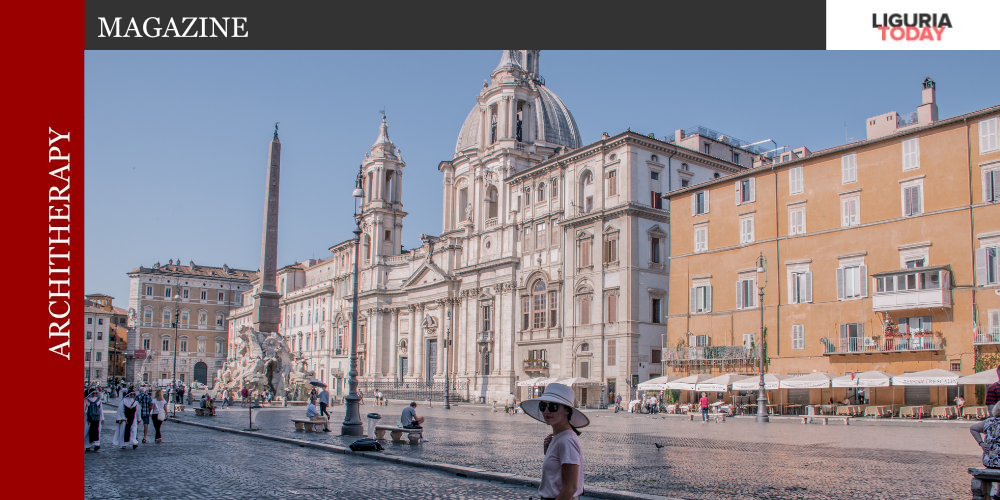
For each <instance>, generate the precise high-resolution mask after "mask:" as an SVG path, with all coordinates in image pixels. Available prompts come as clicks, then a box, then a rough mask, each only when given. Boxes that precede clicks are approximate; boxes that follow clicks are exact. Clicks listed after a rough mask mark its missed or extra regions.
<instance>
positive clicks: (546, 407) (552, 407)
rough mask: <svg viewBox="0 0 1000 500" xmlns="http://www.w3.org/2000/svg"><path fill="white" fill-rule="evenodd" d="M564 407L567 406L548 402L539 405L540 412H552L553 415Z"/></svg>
mask: <svg viewBox="0 0 1000 500" xmlns="http://www.w3.org/2000/svg"><path fill="white" fill-rule="evenodd" d="M563 406H565V405H562V404H560V403H552V402H548V401H540V402H539V403H538V411H550V412H552V413H555V412H557V411H559V409H561V408H562V407H563Z"/></svg>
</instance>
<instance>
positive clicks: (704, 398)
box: [698, 392, 708, 424]
mask: <svg viewBox="0 0 1000 500" xmlns="http://www.w3.org/2000/svg"><path fill="white" fill-rule="evenodd" d="M698 404H699V405H700V406H701V423H703V424H707V423H708V393H704V392H703V393H701V399H699V400H698Z"/></svg>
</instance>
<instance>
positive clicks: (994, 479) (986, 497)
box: [969, 467, 1000, 500]
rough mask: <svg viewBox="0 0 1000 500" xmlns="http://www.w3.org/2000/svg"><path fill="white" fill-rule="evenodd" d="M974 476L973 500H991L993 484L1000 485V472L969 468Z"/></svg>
mask: <svg viewBox="0 0 1000 500" xmlns="http://www.w3.org/2000/svg"><path fill="white" fill-rule="evenodd" d="M969 474H972V500H990V490H992V489H993V483H1000V470H998V469H984V468H978V467H969Z"/></svg>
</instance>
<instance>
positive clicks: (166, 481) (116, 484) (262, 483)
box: [43, 415, 538, 500]
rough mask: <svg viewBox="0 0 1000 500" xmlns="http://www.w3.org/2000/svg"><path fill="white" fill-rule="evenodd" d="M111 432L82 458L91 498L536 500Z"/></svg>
mask: <svg viewBox="0 0 1000 500" xmlns="http://www.w3.org/2000/svg"><path fill="white" fill-rule="evenodd" d="M109 417H110V418H112V419H113V417H112V416H111V415H107V416H106V417H105V418H109ZM110 427H111V426H105V429H104V432H103V433H102V436H101V442H102V443H103V444H102V446H101V451H100V452H99V453H85V454H84V475H83V477H84V494H85V498H87V499H106V498H134V499H175V498H183V499H202V498H204V499H241V500H245V499H249V498H255V499H256V498H264V499H277V498H296V499H300V498H301V499H313V498H317V499H319V498H324V499H329V498H336V499H344V500H348V499H416V500H420V499H428V500H430V499H433V500H452V499H504V500H513V499H527V498H528V497H529V496H532V495H534V497H535V498H536V499H537V498H538V491H537V490H536V489H534V488H528V487H523V486H515V485H510V484H503V483H498V482H491V481H481V480H476V479H464V478H458V477H455V476H454V475H451V474H448V473H445V472H438V471H434V470H428V469H421V468H415V467H409V466H405V465H399V464H393V463H389V462H382V461H378V460H371V459H367V458H363V457H354V456H349V455H342V454H339V453H330V452H326V451H322V450H316V449H312V448H301V447H298V446H294V445H290V444H285V443H278V442H274V441H267V440H263V439H257V438H253V437H247V436H241V435H236V434H230V433H225V432H218V431H213V430H209V429H203V428H200V427H193V426H190V425H182V424H176V423H171V422H165V423H164V424H163V437H164V442H163V443H162V444H152V439H149V441H150V444H140V445H139V448H137V449H135V450H133V449H131V447H130V448H129V449H126V450H122V449H120V448H116V447H114V446H111V438H112V433H111V431H110V430H109V428H110ZM152 432H153V430H152V429H150V436H149V437H150V438H152V436H153V434H152ZM43 496H44V495H43Z"/></svg>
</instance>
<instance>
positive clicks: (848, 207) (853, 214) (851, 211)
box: [840, 197, 860, 227]
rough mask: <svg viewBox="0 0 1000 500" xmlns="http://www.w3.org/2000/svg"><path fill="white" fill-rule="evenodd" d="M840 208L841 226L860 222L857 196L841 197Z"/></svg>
mask: <svg viewBox="0 0 1000 500" xmlns="http://www.w3.org/2000/svg"><path fill="white" fill-rule="evenodd" d="M840 207H841V208H840V209H841V216H842V220H841V226H842V227H848V226H857V225H858V224H859V223H860V217H859V216H858V212H859V203H858V198H857V197H850V198H842V199H841V202H840Z"/></svg>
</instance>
